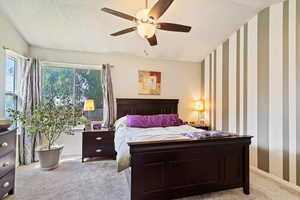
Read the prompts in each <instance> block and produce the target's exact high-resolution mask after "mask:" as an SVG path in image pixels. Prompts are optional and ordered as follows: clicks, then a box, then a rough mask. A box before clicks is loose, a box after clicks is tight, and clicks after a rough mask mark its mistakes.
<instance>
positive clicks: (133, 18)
mask: <svg viewBox="0 0 300 200" xmlns="http://www.w3.org/2000/svg"><path fill="white" fill-rule="evenodd" d="M101 10H102V11H103V12H106V13H109V14H112V15H115V16H117V17H121V18H123V19H127V20H129V21H136V20H137V19H136V18H135V17H133V16H130V15H127V14H125V13H122V12H119V11H116V10H112V9H110V8H102V9H101Z"/></svg>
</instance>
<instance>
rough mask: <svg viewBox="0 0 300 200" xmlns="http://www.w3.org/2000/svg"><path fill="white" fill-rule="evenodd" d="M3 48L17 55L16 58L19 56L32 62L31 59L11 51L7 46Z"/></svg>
mask: <svg viewBox="0 0 300 200" xmlns="http://www.w3.org/2000/svg"><path fill="white" fill-rule="evenodd" d="M2 48H3V49H4V50H5V51H10V52H12V53H13V54H15V55H16V56H19V57H21V58H24V59H26V60H30V59H29V57H26V56H23V55H21V54H19V53H18V52H16V51H14V50H12V49H10V48H7V47H6V46H3V47H2Z"/></svg>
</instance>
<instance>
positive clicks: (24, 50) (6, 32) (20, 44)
mask: <svg viewBox="0 0 300 200" xmlns="http://www.w3.org/2000/svg"><path fill="white" fill-rule="evenodd" d="M0 30H1V33H0V119H1V118H3V117H4V92H5V91H4V89H5V88H4V87H5V86H4V82H5V77H4V72H5V51H4V49H3V48H2V47H3V46H5V47H7V48H10V49H12V50H14V51H16V52H18V53H20V54H22V55H27V54H28V44H27V43H26V41H25V40H24V39H23V38H22V36H21V35H20V34H19V33H18V31H17V30H16V29H15V27H14V26H13V25H12V23H11V22H10V21H9V20H8V19H7V18H6V16H5V15H4V14H3V13H2V12H1V11H0Z"/></svg>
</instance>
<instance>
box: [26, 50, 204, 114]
mask: <svg viewBox="0 0 300 200" xmlns="http://www.w3.org/2000/svg"><path fill="white" fill-rule="evenodd" d="M30 54H31V56H33V57H38V58H39V59H40V60H41V61H51V62H63V63H78V64H87V65H99V66H101V65H102V64H105V63H109V64H112V65H114V68H112V79H113V80H112V81H113V86H114V96H115V98H178V99H179V100H180V104H179V115H180V116H181V117H182V118H183V119H184V120H193V119H194V115H195V113H193V112H192V109H191V104H192V101H193V99H197V98H199V95H200V86H199V85H200V79H199V74H200V69H199V66H200V63H192V62H176V61H166V60H158V59H148V58H144V57H137V56H130V55H124V54H123V55H121V54H119V55H118V54H96V53H85V52H75V51H65V50H53V49H45V48H39V47H31V48H30ZM138 70H153V71H160V72H162V85H161V95H138Z"/></svg>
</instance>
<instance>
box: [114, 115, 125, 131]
mask: <svg viewBox="0 0 300 200" xmlns="http://www.w3.org/2000/svg"><path fill="white" fill-rule="evenodd" d="M127 124H128V123H127V116H124V117H121V118H120V119H118V120H117V121H116V122H115V128H116V129H118V128H120V127H127Z"/></svg>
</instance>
